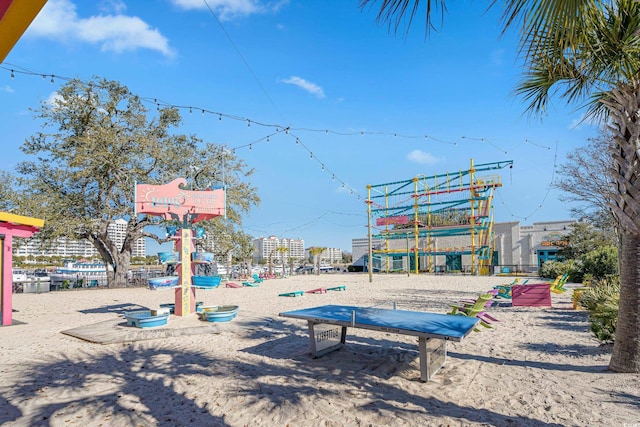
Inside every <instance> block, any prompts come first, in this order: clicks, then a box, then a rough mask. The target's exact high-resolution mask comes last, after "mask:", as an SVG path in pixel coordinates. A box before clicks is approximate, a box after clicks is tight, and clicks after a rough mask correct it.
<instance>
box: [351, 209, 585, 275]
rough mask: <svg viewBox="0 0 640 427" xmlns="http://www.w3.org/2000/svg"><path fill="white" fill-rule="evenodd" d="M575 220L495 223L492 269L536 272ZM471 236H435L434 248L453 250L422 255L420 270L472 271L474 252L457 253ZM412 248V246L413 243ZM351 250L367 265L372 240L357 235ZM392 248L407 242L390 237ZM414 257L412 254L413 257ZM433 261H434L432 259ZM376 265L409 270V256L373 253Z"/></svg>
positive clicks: (381, 244)
mask: <svg viewBox="0 0 640 427" xmlns="http://www.w3.org/2000/svg"><path fill="white" fill-rule="evenodd" d="M575 222H576V221H573V220H565V221H549V222H536V223H533V224H532V225H520V223H519V222H502V223H495V224H494V225H493V253H492V254H491V263H490V264H491V266H493V272H494V273H499V272H505V273H506V272H513V271H521V272H532V273H533V272H536V271H537V270H538V269H539V268H540V266H541V265H542V264H544V263H545V262H546V261H551V260H556V259H557V253H558V251H559V250H560V249H562V246H563V245H564V244H565V242H566V240H565V235H567V234H568V233H570V232H571V230H572V227H571V225H572V224H575ZM469 242H470V236H449V237H438V238H434V239H433V247H434V248H436V250H440V251H441V250H443V249H444V250H445V251H447V250H448V249H451V250H452V252H451V255H435V256H431V258H432V260H428V259H427V257H426V256H420V257H419V258H420V259H419V261H418V262H419V264H418V265H419V267H420V270H422V271H425V270H427V267H426V266H428V265H432V268H433V269H434V271H436V272H438V271H442V272H444V271H451V270H464V271H466V270H470V267H469V266H470V264H471V262H472V260H471V255H463V254H459V255H456V254H455V252H456V250H458V248H460V249H459V250H458V251H459V252H462V248H464V247H468V246H469ZM410 243H411V247H413V242H410ZM351 244H352V253H353V265H354V266H363V267H364V266H366V263H367V259H368V252H369V240H368V239H367V238H358V239H353V240H352V243H351ZM384 245H385V241H384V240H375V239H374V241H373V242H372V246H373V249H374V250H375V249H382V248H383V247H384ZM388 245H389V249H404V248H405V247H406V246H407V242H406V241H404V240H402V239H398V240H389V242H388ZM426 246H427V245H426V239H423V238H421V239H420V240H419V246H418V247H426ZM412 258H413V256H412ZM429 261H431V264H430V262H429ZM373 265H374V268H376V269H377V268H380V269H381V270H385V271H386V270H389V268H388V266H389V265H391V266H392V267H393V268H391V270H406V269H407V256H406V251H404V254H399V255H394V256H392V257H384V256H383V257H380V256H377V255H374V264H373ZM409 265H410V266H411V270H413V269H414V268H415V265H414V264H413V259H412V260H411V263H410V264H409Z"/></svg>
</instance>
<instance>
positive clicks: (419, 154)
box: [407, 150, 440, 165]
mask: <svg viewBox="0 0 640 427" xmlns="http://www.w3.org/2000/svg"><path fill="white" fill-rule="evenodd" d="M407 159H409V160H410V161H412V162H415V163H421V164H424V165H434V164H436V163H438V162H439V161H440V159H439V158H437V157H435V156H434V155H433V154H431V153H426V152H424V151H422V150H413V151H412V152H410V153H409V154H407Z"/></svg>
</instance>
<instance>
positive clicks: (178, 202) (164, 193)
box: [134, 178, 226, 316]
mask: <svg viewBox="0 0 640 427" xmlns="http://www.w3.org/2000/svg"><path fill="white" fill-rule="evenodd" d="M186 184H187V180H186V179H184V178H177V179H175V180H173V181H171V182H170V183H168V184H164V185H148V184H136V186H135V197H134V199H135V213H136V215H137V214H139V213H144V214H148V215H157V216H162V217H163V218H164V219H166V220H171V219H173V220H177V221H179V222H180V223H181V228H180V229H179V230H176V233H173V235H172V236H171V238H173V239H174V240H175V250H176V251H177V252H178V253H179V254H180V264H179V268H178V271H177V273H178V277H179V279H178V283H179V284H180V287H179V288H177V289H176V290H175V315H176V316H187V315H189V314H191V313H194V312H195V311H196V308H195V298H196V290H195V289H196V288H195V287H194V286H193V284H192V279H191V278H192V276H193V272H192V261H191V253H192V252H193V251H194V244H193V239H194V238H197V237H198V235H197V233H196V230H193V229H191V225H192V224H194V223H196V222H198V221H203V220H207V219H211V218H215V217H218V216H222V215H225V207H226V200H225V194H226V193H225V190H224V189H215V190H210V191H209V190H207V191H193V190H186V189H183V187H184V186H185V185H186Z"/></svg>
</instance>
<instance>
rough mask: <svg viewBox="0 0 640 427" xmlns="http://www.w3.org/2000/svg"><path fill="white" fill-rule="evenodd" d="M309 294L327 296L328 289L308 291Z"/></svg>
mask: <svg viewBox="0 0 640 427" xmlns="http://www.w3.org/2000/svg"><path fill="white" fill-rule="evenodd" d="M307 293H308V294H326V293H327V288H317V289H311V290H308V291H307Z"/></svg>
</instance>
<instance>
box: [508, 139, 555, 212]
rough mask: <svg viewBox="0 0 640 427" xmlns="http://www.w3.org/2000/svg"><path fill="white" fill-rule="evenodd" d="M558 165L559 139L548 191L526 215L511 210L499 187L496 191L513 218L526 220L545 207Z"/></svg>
mask: <svg viewBox="0 0 640 427" xmlns="http://www.w3.org/2000/svg"><path fill="white" fill-rule="evenodd" d="M529 142H531V141H529ZM557 167H558V141H556V149H555V153H554V155H553V170H552V171H551V181H550V182H549V185H548V186H547V191H546V192H545V193H544V196H543V197H542V201H540V204H539V205H538V206H537V207H536V208H535V209H534V210H533V211H531V212H530V213H529V214H528V215H526V216H519V215H516V214H514V213H513V212H512V211H511V209H509V206H508V205H507V204H506V203H505V201H504V199H503V198H502V194H501V193H500V191H499V189H498V190H497V191H496V194H497V195H498V198H499V199H500V203H501V204H502V206H504V209H505V210H506V211H507V212H509V214H511V216H512V217H513V218H519V219H524V220H525V221H526V220H528V219H529V218H531V217H532V216H533V215H534V214H535V213H536V212H538V211H539V210H540V209H542V208H543V206H544V202H545V201H546V200H547V197H549V194H550V193H551V189H552V186H553V182H554V180H555V176H556V169H557Z"/></svg>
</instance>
